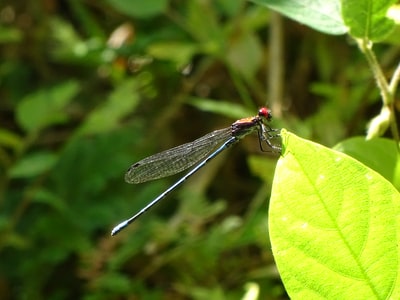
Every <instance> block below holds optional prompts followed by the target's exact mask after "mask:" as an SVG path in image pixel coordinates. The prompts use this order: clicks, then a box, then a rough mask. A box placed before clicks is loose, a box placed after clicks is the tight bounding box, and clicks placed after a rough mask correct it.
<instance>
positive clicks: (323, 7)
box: [251, 0, 348, 35]
mask: <svg viewBox="0 0 400 300" xmlns="http://www.w3.org/2000/svg"><path fill="white" fill-rule="evenodd" d="M251 1H252V2H254V3H257V4H260V5H263V6H267V7H269V8H271V9H273V10H275V11H278V12H280V13H281V14H283V15H285V16H287V17H289V18H291V19H293V20H296V21H297V22H300V23H303V24H305V25H307V26H310V27H311V28H314V29H315V30H318V31H321V32H324V33H327V34H335V35H337V34H344V33H346V32H347V30H348V29H347V27H346V26H345V24H344V23H343V20H342V16H341V14H340V1H339V0H328V1H327V0H314V1H304V0H285V1H276V0H251Z"/></svg>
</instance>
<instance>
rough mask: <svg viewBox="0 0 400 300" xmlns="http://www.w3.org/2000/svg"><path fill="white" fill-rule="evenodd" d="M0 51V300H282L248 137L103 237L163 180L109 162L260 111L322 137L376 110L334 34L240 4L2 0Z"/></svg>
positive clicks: (391, 59) (343, 132)
mask: <svg viewBox="0 0 400 300" xmlns="http://www.w3.org/2000/svg"><path fill="white" fill-rule="evenodd" d="M142 2H143V3H142ZM255 2H264V3H266V2H268V1H255ZM347 9H349V10H351V9H352V8H351V7H347ZM310 26H312V27H313V28H315V27H317V29H318V26H320V25H318V24H317V25H310ZM335 28H339V27H335ZM321 31H324V30H321ZM331 33H335V34H338V33H343V31H342V30H341V28H339V29H338V32H331ZM374 34H376V33H374ZM0 43H1V48H0V55H1V60H0V114H1V115H0V121H1V127H0V176H1V178H0V212H1V213H0V251H1V254H0V257H1V260H0V298H1V299H240V298H244V299H255V298H257V297H259V298H260V299H286V298H287V296H286V294H285V290H284V288H283V286H282V284H281V282H280V278H279V275H278V273H277V270H276V267H275V265H274V262H273V258H272V254H271V252H270V247H271V246H270V244H269V238H268V229H267V205H268V196H269V191H270V185H271V181H272V175H273V165H274V161H275V158H274V155H271V156H272V158H269V156H268V155H266V154H264V153H258V142H257V139H256V137H252V138H250V137H249V138H246V139H245V140H244V141H242V142H241V143H240V144H239V145H238V146H236V147H235V148H233V149H231V150H229V153H227V154H228V155H222V156H221V157H220V158H218V159H217V160H216V161H215V162H213V163H210V164H209V165H208V166H207V167H206V168H205V169H204V170H202V171H201V172H200V174H198V175H196V177H195V178H193V179H192V180H190V181H188V182H187V183H185V185H184V186H183V187H182V188H180V189H179V191H177V192H175V193H174V194H173V195H171V196H170V197H168V199H165V200H164V201H163V203H161V204H160V205H158V206H157V208H156V209H154V210H152V211H151V212H149V213H147V214H146V215H145V216H143V217H142V218H141V219H139V220H138V221H137V222H136V223H134V224H133V225H132V226H130V228H129V229H127V230H126V231H124V232H122V233H121V234H119V235H117V236H116V237H112V238H111V237H110V230H111V228H112V227H113V226H114V225H116V224H117V223H118V222H119V221H121V220H123V219H125V218H127V217H129V216H131V215H132V214H133V213H134V212H136V211H137V210H138V209H140V208H141V207H142V206H143V205H144V204H146V203H147V202H149V201H150V200H151V199H152V198H153V197H154V196H156V195H158V193H159V192H161V191H162V190H163V189H165V188H166V187H167V186H168V185H170V184H171V183H172V182H173V181H174V180H176V179H175V178H168V179H165V180H158V181H155V182H151V183H146V184H142V185H138V186H131V185H128V184H125V183H124V182H123V175H124V172H125V171H126V169H127V168H128V167H129V165H130V164H131V163H133V162H135V161H137V160H139V159H141V158H143V157H145V156H147V155H149V154H152V153H155V152H157V151H160V150H163V149H166V148H169V147H172V146H174V145H177V144H180V143H183V142H187V141H190V140H193V139H195V138H197V137H199V136H201V135H202V134H205V133H208V132H210V131H212V130H214V129H217V128H222V127H226V126H229V124H231V123H232V122H233V121H234V120H235V119H237V118H241V117H246V116H250V115H254V114H255V113H256V111H257V107H259V106H261V105H266V104H267V105H268V106H269V107H271V108H272V110H273V115H274V118H275V120H274V123H273V127H277V128H280V127H287V128H290V129H291V130H292V131H294V132H297V133H298V134H299V135H301V136H303V137H306V138H310V139H313V140H314V141H317V142H319V143H322V144H325V145H328V146H332V145H334V144H336V143H337V142H338V141H340V140H342V139H344V138H346V137H349V136H354V135H363V134H364V133H365V126H366V123H367V122H368V120H370V119H371V117H372V116H375V115H377V114H378V112H379V110H380V107H381V103H380V96H379V92H378V91H377V90H376V88H375V82H374V80H373V78H372V75H371V72H370V69H369V67H368V64H367V62H366V60H365V58H364V57H363V56H362V55H361V53H360V51H359V50H358V49H357V47H356V45H355V43H353V42H352V40H350V39H348V38H346V37H345V36H332V35H331V36H330V35H326V34H323V33H321V32H319V31H315V30H313V29H310V28H308V27H306V26H304V25H301V24H299V23H296V22H293V21H290V20H288V19H283V18H281V17H280V16H279V15H278V14H276V13H273V12H272V11H270V10H268V9H266V8H265V7H263V6H260V5H256V4H253V3H250V2H247V1H225V0H218V1H199V0H189V1H166V0H151V1H146V2H144V1H140V2H139V1H123V0H108V1H101V2H98V1H79V0H71V1H52V0H48V1H42V2H32V1H31V2H27V3H26V2H25V1H7V0H6V1H3V2H2V3H1V4H0ZM375 50H376V53H377V55H378V58H379V60H380V62H381V65H382V66H383V68H384V70H387V72H391V70H392V69H393V68H394V65H395V64H396V63H397V62H398V60H399V48H398V46H397V45H396V43H394V44H384V45H378V46H377V47H376V49H375ZM254 295H255V296H254ZM245 297H247V298H245Z"/></svg>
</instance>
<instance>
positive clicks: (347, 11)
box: [341, 0, 396, 41]
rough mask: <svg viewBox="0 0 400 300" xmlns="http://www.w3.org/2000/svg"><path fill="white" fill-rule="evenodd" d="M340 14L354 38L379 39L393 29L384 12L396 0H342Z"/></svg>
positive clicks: (392, 23) (392, 24) (391, 22)
mask: <svg viewBox="0 0 400 300" xmlns="http://www.w3.org/2000/svg"><path fill="white" fill-rule="evenodd" d="M341 2H342V15H343V20H344V22H345V24H346V25H347V26H348V28H349V33H350V35H352V36H353V37H354V38H359V39H367V40H371V41H380V40H382V39H384V38H385V37H386V36H388V35H389V34H390V33H391V31H392V30H393V29H394V25H395V23H394V22H393V20H391V19H389V18H387V16H386V14H387V11H388V9H389V7H390V6H391V5H393V4H394V3H396V0H389V1H388V0H342V1H341Z"/></svg>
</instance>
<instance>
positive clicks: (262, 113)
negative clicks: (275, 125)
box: [258, 107, 271, 120]
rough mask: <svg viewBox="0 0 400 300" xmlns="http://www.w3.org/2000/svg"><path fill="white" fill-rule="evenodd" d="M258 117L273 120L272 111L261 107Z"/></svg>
mask: <svg viewBox="0 0 400 300" xmlns="http://www.w3.org/2000/svg"><path fill="white" fill-rule="evenodd" d="M258 116H259V117H264V118H267V119H268V120H269V119H271V111H270V110H269V109H268V108H266V107H261V108H260V110H259V111H258Z"/></svg>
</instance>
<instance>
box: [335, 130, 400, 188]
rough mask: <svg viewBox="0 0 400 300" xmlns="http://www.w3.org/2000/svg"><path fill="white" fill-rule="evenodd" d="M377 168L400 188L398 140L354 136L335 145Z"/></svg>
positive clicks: (369, 165) (374, 168)
mask: <svg viewBox="0 0 400 300" xmlns="http://www.w3.org/2000/svg"><path fill="white" fill-rule="evenodd" d="M334 149H335V150H338V151H340V152H343V153H346V154H347V155H350V156H351V157H353V158H355V159H357V160H359V161H360V162H362V163H363V164H365V165H367V166H368V167H370V168H371V169H373V170H375V171H376V172H378V173H379V174H381V175H382V176H383V177H385V178H386V179H387V180H388V181H390V182H391V183H393V185H394V186H395V187H396V188H397V190H399V189H400V182H399V180H400V174H399V171H400V166H399V153H398V149H397V145H396V142H395V141H393V140H390V139H385V138H375V139H372V140H366V139H365V137H353V138H350V139H347V140H345V141H343V142H341V143H339V144H338V145H336V146H335V147H334Z"/></svg>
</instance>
